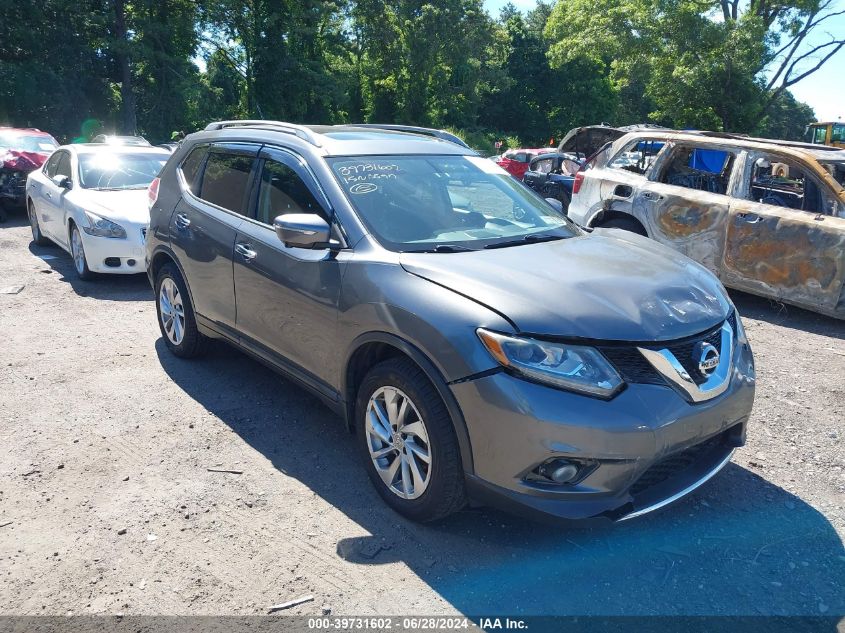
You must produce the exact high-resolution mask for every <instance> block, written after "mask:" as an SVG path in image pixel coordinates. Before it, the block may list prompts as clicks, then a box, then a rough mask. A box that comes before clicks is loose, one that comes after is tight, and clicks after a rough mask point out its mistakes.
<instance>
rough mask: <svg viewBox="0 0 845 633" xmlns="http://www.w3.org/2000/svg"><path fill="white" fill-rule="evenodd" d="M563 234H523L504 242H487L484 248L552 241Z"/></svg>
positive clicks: (560, 238) (558, 238) (561, 237)
mask: <svg viewBox="0 0 845 633" xmlns="http://www.w3.org/2000/svg"><path fill="white" fill-rule="evenodd" d="M565 237H566V236H565V235H552V234H551V233H529V234H528V235H523V236H522V237H520V238H519V239H515V240H507V241H506V242H495V243H494V244H488V245H487V246H485V247H484V248H507V247H509V246H520V245H522V244H534V243H536V242H553V241H554V240H562V239H564V238H565Z"/></svg>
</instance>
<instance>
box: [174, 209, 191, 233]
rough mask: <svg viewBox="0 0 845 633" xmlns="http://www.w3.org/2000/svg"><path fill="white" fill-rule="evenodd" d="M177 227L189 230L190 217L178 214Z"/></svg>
mask: <svg viewBox="0 0 845 633" xmlns="http://www.w3.org/2000/svg"><path fill="white" fill-rule="evenodd" d="M176 226H178V227H179V228H180V229H187V228H188V227H189V226H191V221H190V220H189V219H188V216H187V215H185V214H184V213H177V214H176Z"/></svg>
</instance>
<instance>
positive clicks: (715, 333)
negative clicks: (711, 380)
mask: <svg viewBox="0 0 845 633" xmlns="http://www.w3.org/2000/svg"><path fill="white" fill-rule="evenodd" d="M702 341H703V342H705V343H709V344H710V345H712V346H713V347H715V348H716V349H717V350H719V353H720V354H721V353H722V326H721V325H719V326H718V327H716V328H715V329H713V330H710V331H709V332H707V333H705V334H704V336H700V337H697V338H695V339H694V340H692V341H686V342H684V343H678V344H676V345H667V346H666V349H668V350H669V351H670V352H672V354H673V355H674V357H675V358H677V359H678V362H679V363H681V365H683V367H684V369H686V370H687V373H688V374H689V376H690V378H692V380H693V382H695V384H697V385H700V384H702V383H704V381H705V380H707V376H702V375H701V372H700V371H699V370H698V363H697V362H696V361H695V358H694V357H693V353H692V352H693V349H695V346H696V345H698V343H700V342H702Z"/></svg>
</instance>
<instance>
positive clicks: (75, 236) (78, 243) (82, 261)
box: [70, 224, 94, 281]
mask: <svg viewBox="0 0 845 633" xmlns="http://www.w3.org/2000/svg"><path fill="white" fill-rule="evenodd" d="M70 254H71V257H73V267H74V269H76V274H77V275H78V276H79V278H80V279H81V280H82V281H91V280H92V279H94V273H92V272H91V269H90V268H88V259H87V258H86V257H85V245H84V244H83V243H82V233H80V232H79V227H78V226H76V224H72V225H71V227H70Z"/></svg>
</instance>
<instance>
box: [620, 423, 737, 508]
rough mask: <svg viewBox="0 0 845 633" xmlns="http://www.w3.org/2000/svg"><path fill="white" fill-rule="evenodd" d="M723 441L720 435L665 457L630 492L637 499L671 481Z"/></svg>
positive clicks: (721, 434)
mask: <svg viewBox="0 0 845 633" xmlns="http://www.w3.org/2000/svg"><path fill="white" fill-rule="evenodd" d="M723 441H724V434H723V433H720V434H719V435H716V436H714V437H711V438H710V439H709V440H705V441H704V442H701V443H699V444H695V445H694V446H690V447H689V448H687V449H684V450H682V451H681V452H679V453H675V454H674V455H670V456H668V457H664V458H663V459H661V460H660V461H658V462H657V463H655V464H654V465H652V466H651V467H650V468H649V469H648V470H646V471H645V472H644V473H643V474H642V475H641V476H640V478H639V479H637V481H636V482H634V485H633V486H631V489H630V491H629V492H630V493H631V495H632V496H634V497H636V496H637V495H638V494H641V493H643V492H645V491H646V490H648V489H649V488H653V487H654V486H657V485H658V484H662V483H663V482H664V481H667V480H668V479H671V478H672V477H674V476H675V475H677V474H678V473H680V472H681V471H683V470H686V469H687V468H689V467H690V466H692V465H693V464H694V463H695V462H696V461H698V459H700V458H701V457H702V456H703V455H706V454H707V453H709V452H710V451H712V450H713V449H715V448H716V447H718V446H720V445H721V444H722V443H723Z"/></svg>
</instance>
